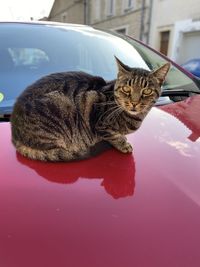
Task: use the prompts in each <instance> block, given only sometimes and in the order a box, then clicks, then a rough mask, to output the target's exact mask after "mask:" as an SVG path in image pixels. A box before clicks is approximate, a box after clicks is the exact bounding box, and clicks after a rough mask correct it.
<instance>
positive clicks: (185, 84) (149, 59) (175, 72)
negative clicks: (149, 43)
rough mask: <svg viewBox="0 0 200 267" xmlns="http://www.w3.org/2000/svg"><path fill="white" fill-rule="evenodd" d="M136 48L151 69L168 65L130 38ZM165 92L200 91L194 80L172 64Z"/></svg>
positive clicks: (165, 84)
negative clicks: (170, 90) (173, 90)
mask: <svg viewBox="0 0 200 267" xmlns="http://www.w3.org/2000/svg"><path fill="white" fill-rule="evenodd" d="M127 41H128V42H130V43H131V44H132V45H133V46H134V48H135V49H136V50H137V51H138V52H139V54H140V56H141V57H142V58H143V60H144V61H145V63H146V64H147V65H148V67H149V68H150V69H157V68H159V67H160V66H162V65H163V63H166V62H167V60H166V59H165V58H163V57H161V55H159V54H157V53H156V52H154V51H152V50H151V49H150V48H148V47H146V46H145V45H142V44H140V43H138V42H137V41H135V40H132V39H130V38H128V39H127ZM163 89H164V90H169V89H184V90H188V91H196V92H198V93H199V92H200V89H199V88H198V87H197V85H196V84H195V83H194V82H193V80H192V79H191V78H190V77H188V76H187V75H186V74H185V73H183V72H181V71H180V70H179V69H178V68H177V67H176V66H175V65H173V64H172V67H171V69H170V71H169V73H168V75H167V77H166V80H165V83H164V86H163Z"/></svg>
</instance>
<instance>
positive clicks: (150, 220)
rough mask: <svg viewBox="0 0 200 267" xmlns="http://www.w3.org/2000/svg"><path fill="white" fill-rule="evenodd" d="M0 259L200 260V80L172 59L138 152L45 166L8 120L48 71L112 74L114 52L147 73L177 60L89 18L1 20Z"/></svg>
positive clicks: (89, 266) (48, 263)
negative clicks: (81, 21)
mask: <svg viewBox="0 0 200 267" xmlns="http://www.w3.org/2000/svg"><path fill="white" fill-rule="evenodd" d="M0 40H1V41H0V120H1V123H0V136H1V138H0V149H1V153H0V164H1V170H0V266H1V267H27V266H28V267H36V266H37V267H55V266H56V267H67V266H69V267H133V266H136V267H160V266H162V267H169V266H170V267H171V266H172V267H179V266H180V267H199V266H200V252H199V244H200V230H199V229H200V139H199V136H200V95H199V93H200V82H199V80H198V79H197V78H194V77H192V76H190V74H188V73H186V72H185V71H184V70H182V69H181V68H180V67H179V66H177V65H175V64H174V63H173V62H172V67H171V70H170V73H169V74H168V76H167V79H166V82H165V84H164V86H163V93H162V96H161V97H160V99H159V100H158V102H157V103H156V105H155V107H153V108H152V110H151V111H150V113H149V114H148V116H147V117H146V118H145V120H144V122H143V125H142V126H141V128H140V129H139V130H138V131H137V132H136V133H134V134H130V135H128V136H127V137H128V139H129V141H130V143H131V144H132V145H133V148H134V152H133V154H129V155H124V154H122V153H120V152H118V151H116V150H115V149H114V148H113V149H109V150H107V151H105V152H103V153H102V154H100V155H98V156H96V157H93V158H91V159H88V160H82V161H79V162H70V163H69V162H67V163H44V162H39V161H34V160H29V159H27V158H24V157H22V156H21V155H19V154H18V153H16V151H15V148H14V147H13V145H12V143H11V135H10V123H9V117H10V114H11V112H12V107H13V103H14V101H15V99H16V97H17V96H18V95H19V94H20V93H21V92H22V91H23V90H24V89H25V87H26V86H27V85H28V84H30V83H32V82H33V81H35V80H36V79H38V78H40V77H41V76H44V75H45V74H48V73H50V72H58V71H66V70H83V71H86V72H88V73H91V74H94V75H96V74H98V75H101V76H102V77H104V78H105V79H107V80H110V79H114V78H115V77H116V71H117V69H116V64H115V61H114V55H116V56H117V57H119V58H121V59H122V61H123V62H125V63H127V64H128V65H130V66H133V67H134V66H138V67H143V68H146V69H152V68H155V67H158V66H159V65H161V64H163V63H165V62H166V61H170V60H169V59H167V58H165V57H163V56H161V55H159V54H158V53H157V52H155V51H153V50H152V49H150V48H148V47H147V46H145V45H143V44H141V43H140V42H138V41H136V40H133V39H131V38H129V37H126V36H120V35H116V34H114V33H113V34H112V33H108V32H103V31H99V30H96V29H93V28H91V27H88V26H78V25H77V26H75V25H66V24H50V23H39V22H38V23H0Z"/></svg>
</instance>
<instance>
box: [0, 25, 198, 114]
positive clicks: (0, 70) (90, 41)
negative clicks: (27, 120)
mask: <svg viewBox="0 0 200 267" xmlns="http://www.w3.org/2000/svg"><path fill="white" fill-rule="evenodd" d="M0 40H1V42H0V114H2V113H4V114H5V113H10V112H11V111H12V106H13V104H14V102H15V99H16V97H18V95H19V94H20V93H21V92H22V91H23V90H24V89H25V88H26V87H27V86H28V85H30V84H31V83H33V82H34V81H36V80H37V79H39V78H41V77H42V76H44V75H47V74H50V73H53V72H63V71H71V70H73V71H84V72H87V73H90V74H92V75H98V76H102V77H103V78H104V79H105V80H113V79H115V78H116V75H117V66H116V62H115V58H114V55H115V56H117V57H118V58H119V59H121V60H122V61H123V62H124V63H125V64H127V65H129V66H132V67H140V68H145V69H148V70H149V69H152V68H157V67H159V66H160V65H162V64H163V63H164V62H165V60H164V59H163V58H162V57H160V56H158V55H157V54H156V53H154V52H152V51H150V50H149V51H148V49H147V48H146V47H145V46H143V45H141V44H139V43H137V42H135V41H134V40H132V39H131V38H127V37H121V36H118V35H114V34H110V33H107V32H102V31H99V30H94V29H93V28H91V27H82V26H70V25H69V26H66V25H62V24H61V25H53V26H52V25H45V24H44V25H40V24H25V23H24V24H23V23H0ZM177 72H178V73H179V74H177ZM178 75H179V76H178ZM191 84H193V85H192V86H195V84H194V83H193V82H192V80H191V79H189V78H188V77H187V76H186V75H184V74H182V73H181V72H180V71H179V70H177V69H176V68H175V67H172V69H171V71H170V75H168V78H167V82H166V84H165V88H166V89H171V88H174V87H180V86H181V88H182V87H183V86H185V85H186V86H188V85H190V88H191ZM196 89H197V88H196ZM197 90H198V89H197Z"/></svg>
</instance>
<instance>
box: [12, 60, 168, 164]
mask: <svg viewBox="0 0 200 267" xmlns="http://www.w3.org/2000/svg"><path fill="white" fill-rule="evenodd" d="M116 62H117V65H118V76H117V79H116V80H114V81H110V82H106V81H105V80H104V79H103V78H101V77H95V76H92V75H90V74H87V73H84V72H63V73H54V74H51V75H48V76H45V77H43V78H41V79H40V80H38V81H36V82H35V83H33V84H32V85H30V86H29V87H28V88H27V89H26V90H25V91H24V92H23V93H22V94H21V95H20V96H19V98H18V99H17V101H16V103H15V105H14V110H13V113H12V116H11V128H12V142H13V144H14V145H15V147H16V149H17V151H18V152H19V153H20V154H22V155H24V156H26V157H28V158H31V159H37V160H42V161H71V160H78V159H83V158H87V157H89V156H91V151H92V150H94V149H95V146H97V145H98V144H99V143H101V142H104V143H107V144H111V145H112V146H113V147H115V148H116V149H117V150H119V151H121V152H123V153H130V152H132V147H131V145H130V144H129V143H128V142H127V140H126V137H125V135H126V134H128V133H131V132H134V131H136V130H137V129H138V128H139V127H140V125H141V123H142V121H143V119H144V117H145V116H146V115H147V113H148V112H149V110H150V109H151V107H152V106H153V105H154V103H155V102H156V100H157V99H158V97H159V96H160V94H161V85H162V84H163V82H164V80H165V77H166V75H167V72H168V71H169V68H170V64H169V63H166V64H165V65H163V66H162V67H160V68H159V69H157V70H155V71H147V70H144V69H140V68H131V67H128V66H127V65H125V64H123V63H122V62H121V61H120V60H119V59H118V58H116Z"/></svg>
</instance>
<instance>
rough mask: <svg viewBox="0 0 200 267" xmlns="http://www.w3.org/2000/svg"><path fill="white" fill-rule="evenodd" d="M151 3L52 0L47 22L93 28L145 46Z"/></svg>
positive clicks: (137, 1) (146, 1) (135, 0)
mask: <svg viewBox="0 0 200 267" xmlns="http://www.w3.org/2000/svg"><path fill="white" fill-rule="evenodd" d="M151 3H152V0H82V1H81V0H79V1H78V0H74V1H73V0H68V1H66V0H55V2H54V4H53V7H52V9H51V12H50V15H49V18H48V19H49V20H53V21H60V22H68V23H80V24H88V25H92V26H94V27H96V28H99V29H106V30H107V29H109V30H114V31H117V32H119V33H122V34H128V35H130V36H133V37H135V38H137V39H140V40H143V41H144V42H147V43H148V40H149V32H150V15H151V12H150V11H151Z"/></svg>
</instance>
